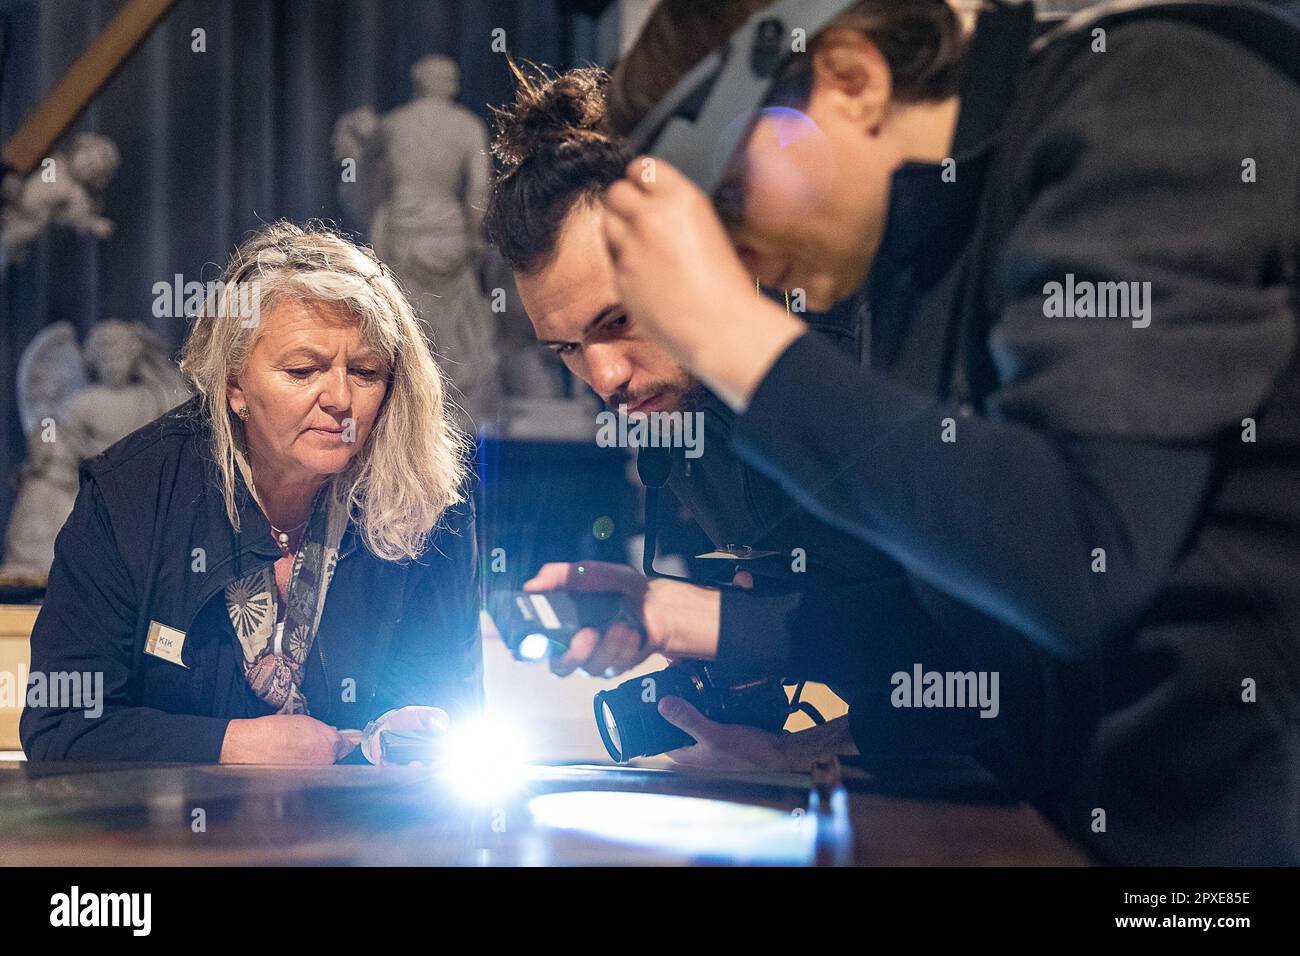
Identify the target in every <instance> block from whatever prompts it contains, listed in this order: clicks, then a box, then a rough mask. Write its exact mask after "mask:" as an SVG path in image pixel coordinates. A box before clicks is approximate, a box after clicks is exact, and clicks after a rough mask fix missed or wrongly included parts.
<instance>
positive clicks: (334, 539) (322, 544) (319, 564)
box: [225, 451, 349, 714]
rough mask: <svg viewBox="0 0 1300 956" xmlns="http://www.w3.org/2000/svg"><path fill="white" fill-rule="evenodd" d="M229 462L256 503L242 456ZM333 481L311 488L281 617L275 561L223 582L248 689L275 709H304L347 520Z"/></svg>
mask: <svg viewBox="0 0 1300 956" xmlns="http://www.w3.org/2000/svg"><path fill="white" fill-rule="evenodd" d="M235 462H236V464H238V466H239V470H240V471H241V472H242V473H243V476H244V483H245V484H246V485H247V486H248V488H249V491H251V492H252V495H253V500H254V501H257V503H258V505H259V506H260V505H261V501H260V499H258V497H257V491H256V489H255V488H254V487H253V475H252V471H251V469H250V468H249V466H248V462H247V460H246V459H245V458H244V455H243V454H242V453H241V452H239V451H236V452H235ZM336 485H337V482H335V481H332V480H331V481H328V482H326V483H325V484H324V485H323V486H322V487H321V489H320V491H318V492H317V493H316V500H315V502H314V503H313V506H312V514H311V517H310V518H309V519H308V520H307V529H306V532H305V533H304V534H303V538H302V543H301V544H300V545H299V547H298V550H297V552H296V553H295V554H294V557H293V567H292V569H291V571H290V572H289V584H288V586H287V587H286V588H285V598H284V616H283V620H281V621H279V622H277V621H276V617H277V614H276V603H277V599H278V597H279V590H278V589H277V588H276V584H275V566H274V565H270V566H268V567H265V568H261V569H259V570H257V571H254V572H252V573H251V574H246V575H244V576H243V577H241V578H236V579H235V580H234V581H231V582H230V583H229V584H228V585H226V589H225V597H226V610H227V611H228V612H229V614H230V621H231V623H232V624H233V625H234V626H235V634H236V635H237V636H238V637H239V643H240V645H241V646H242V647H243V649H244V672H245V676H247V678H248V683H249V686H250V687H252V689H253V693H255V694H257V696H258V697H260V698H261V699H262V700H264V701H266V702H267V703H268V704H270V705H271V706H273V707H275V708H276V712H277V713H281V714H305V713H307V699H306V698H305V697H304V696H303V693H302V680H303V675H304V671H305V665H306V662H307V655H308V654H309V653H310V652H311V646H312V642H313V641H315V639H316V629H317V627H318V626H319V625H320V618H321V612H322V611H324V609H325V594H326V592H327V591H328V590H329V585H330V579H331V578H332V577H333V576H334V566H335V564H337V562H338V554H339V542H340V541H341V540H342V538H343V532H344V530H345V529H346V528H347V523H348V511H349V509H348V506H347V502H346V501H343V500H340V499H339V497H338V494H337V488H336Z"/></svg>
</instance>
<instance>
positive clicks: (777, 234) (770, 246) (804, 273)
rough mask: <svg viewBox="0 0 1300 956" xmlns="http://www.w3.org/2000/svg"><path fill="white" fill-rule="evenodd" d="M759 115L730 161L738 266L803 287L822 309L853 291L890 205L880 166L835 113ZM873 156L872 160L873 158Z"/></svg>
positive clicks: (765, 280)
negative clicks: (739, 186)
mask: <svg viewBox="0 0 1300 956" xmlns="http://www.w3.org/2000/svg"><path fill="white" fill-rule="evenodd" d="M817 106H818V99H817V96H816V95H815V94H814V96H813V99H812V100H811V101H810V103H809V105H808V110H807V111H806V112H799V111H796V110H791V109H784V108H780V109H769V110H765V111H764V112H763V115H762V116H761V117H760V118H759V120H758V122H757V123H756V124H755V126H754V130H753V132H752V134H751V135H750V137H749V139H748V141H747V142H746V144H745V146H744V151H743V154H742V155H741V156H740V157H739V158H738V162H737V164H736V168H737V173H738V175H739V176H741V177H742V179H743V182H744V187H743V188H744V203H743V216H742V218H741V220H740V221H739V222H735V223H732V224H731V236H732V241H733V243H734V244H735V246H736V252H737V253H738V254H739V256H740V259H741V261H742V262H743V263H744V264H745V266H746V267H747V268H748V269H749V270H750V271H751V272H753V274H754V275H755V276H757V277H758V279H759V281H760V282H761V283H762V284H763V285H764V286H767V287H769V288H774V289H803V290H804V293H805V297H806V302H807V304H808V308H810V309H813V310H817V311H825V310H826V309H829V308H830V307H831V306H833V305H834V304H835V303H836V302H839V301H840V300H842V299H845V298H847V297H848V296H850V295H852V294H853V292H854V291H855V290H857V288H858V287H859V286H860V285H861V284H862V281H863V280H864V279H865V278H866V274H867V272H868V270H869V269H870V267H871V262H872V260H873V259H874V258H875V253H876V249H877V248H878V247H879V245H880V238H881V234H882V232H883V231H884V223H885V214H886V212H887V210H888V206H889V175H890V170H889V166H888V164H887V163H886V162H883V161H882V160H881V159H880V158H879V157H872V156H870V155H869V153H870V151H869V150H868V149H866V148H864V146H865V144H864V142H863V140H864V139H865V137H863V136H854V135H853V131H852V130H848V131H846V130H843V129H842V128H840V127H841V124H839V123H837V122H836V120H837V119H838V118H837V117H835V116H831V117H828V118H827V119H828V121H829V122H827V123H825V124H823V123H819V122H818V118H817V113H818V109H817ZM873 160H874V161H873Z"/></svg>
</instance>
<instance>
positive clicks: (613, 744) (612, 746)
mask: <svg viewBox="0 0 1300 956" xmlns="http://www.w3.org/2000/svg"><path fill="white" fill-rule="evenodd" d="M596 708H597V710H598V711H599V714H598V715H597V723H598V724H599V726H600V737H601V740H602V741H604V744H605V749H606V750H608V751H609V755H610V756H611V757H613V758H614V760H615V761H616V762H617V763H622V762H623V742H622V740H621V739H620V737H619V734H618V721H617V720H615V719H614V712H613V711H612V710H610V709H609V704H607V703H605V701H603V700H602V701H598V702H597V704H596Z"/></svg>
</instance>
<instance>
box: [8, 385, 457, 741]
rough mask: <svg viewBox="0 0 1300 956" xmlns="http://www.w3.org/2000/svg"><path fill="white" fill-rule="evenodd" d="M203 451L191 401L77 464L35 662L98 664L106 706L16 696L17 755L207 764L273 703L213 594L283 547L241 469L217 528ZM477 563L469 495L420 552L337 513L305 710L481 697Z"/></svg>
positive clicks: (372, 708) (344, 721) (217, 508)
mask: <svg viewBox="0 0 1300 956" xmlns="http://www.w3.org/2000/svg"><path fill="white" fill-rule="evenodd" d="M210 449H211V446H210V437H209V434H208V429H207V425H206V420H205V418H204V417H203V416H202V414H201V412H200V406H199V404H198V400H197V399H193V400H191V401H189V402H187V403H185V404H183V405H181V406H178V407H177V408H175V409H172V411H170V412H168V413H167V414H166V415H164V416H162V417H161V418H159V419H158V420H156V421H154V422H152V423H150V424H148V425H146V426H144V427H143V428H141V429H139V430H138V431H136V432H133V433H132V434H130V435H128V436H127V437H126V438H123V439H122V440H121V441H119V442H118V443H116V444H115V445H113V446H112V447H110V448H109V449H108V450H106V451H105V452H103V453H102V454H100V455H99V456H97V457H96V458H93V459H91V460H90V461H87V462H85V463H84V464H83V465H82V467H81V475H80V491H79V493H78V495H77V500H76V504H75V506H74V507H73V510H72V514H71V515H70V516H69V518H68V520H67V523H66V524H65V525H64V526H63V529H62V530H61V531H60V532H59V535H58V538H57V539H56V541H55V547H54V564H53V567H52V568H51V570H50V577H49V586H48V588H47V590H46V594H45V601H44V604H43V606H42V607H41V611H40V614H39V616H38V617H37V620H36V625H35V628H34V629H33V631H32V656H31V672H32V673H33V674H37V673H43V674H50V673H60V672H64V673H66V672H81V673H92V674H93V673H95V672H101V673H102V674H103V675H104V677H103V681H104V684H103V686H104V698H105V701H104V710H103V714H102V715H101V716H99V717H96V718H90V717H87V716H85V714H84V713H83V711H82V710H81V709H72V708H68V707H55V706H45V707H28V708H26V709H24V711H23V714H22V720H21V725H20V732H21V736H22V743H23V749H24V751H26V753H27V756H28V758H29V759H31V760H81V761H92V760H145V761H192V762H215V761H217V760H218V759H219V757H220V754H221V744H222V740H223V738H224V737H225V732H226V725H227V723H228V722H229V721H230V720H231V719H233V718H251V717H260V716H264V715H267V714H269V713H272V712H273V709H272V708H271V707H270V706H269V705H267V704H266V703H264V702H263V701H261V700H260V699H259V698H258V697H257V696H256V695H254V694H253V692H252V691H251V689H250V688H249V686H248V682H247V680H246V679H245V677H244V667H243V650H242V648H241V646H240V644H239V641H238V638H237V637H236V635H235V631H234V627H233V625H232V624H231V622H230V618H229V615H228V613H227V611H226V607H225V602H224V596H223V593H222V592H223V589H224V588H225V586H226V585H227V584H228V583H229V582H230V581H232V580H234V579H235V578H236V577H239V576H241V575H244V574H248V573H249V572H251V571H253V570H254V569H256V568H258V567H262V566H266V565H270V564H272V563H274V562H275V560H276V559H277V558H279V557H280V551H279V548H278V546H277V545H276V543H275V541H274V540H273V538H272V536H271V529H270V525H269V524H268V522H267V520H266V517H265V516H264V515H263V514H262V511H261V509H260V508H259V507H258V506H257V504H256V503H255V502H254V501H253V499H252V497H251V496H250V495H249V493H248V490H247V488H246V487H245V485H244V484H243V481H242V478H241V479H238V480H239V484H238V488H237V495H236V501H237V503H238V506H239V513H240V515H241V518H242V522H241V529H240V531H239V532H238V533H236V532H235V531H234V529H233V528H232V527H231V524H230V521H229V519H228V517H227V515H226V512H225V505H224V502H223V498H222V494H221V485H220V483H219V478H218V473H217V469H216V465H215V464H214V462H213V461H212V453H211V450H210ZM477 575H478V562H477V554H476V547H475V537H474V516H473V507H472V503H471V502H470V501H468V500H467V501H466V502H465V503H463V504H461V505H458V506H456V507H454V508H453V509H451V510H449V511H448V512H447V513H446V515H445V516H444V518H443V521H442V523H441V525H440V526H439V528H438V530H437V531H436V532H435V533H434V534H433V535H432V536H431V539H430V544H429V546H428V547H427V548H426V550H425V552H424V553H423V554H422V555H421V556H420V558H419V559H418V560H416V561H407V562H390V561H383V560H380V559H378V558H377V557H375V556H374V555H373V554H372V553H371V552H370V551H369V550H368V549H367V548H366V547H365V545H364V544H363V543H362V541H361V540H360V537H359V535H358V534H357V533H356V528H355V525H354V524H353V523H349V525H348V527H347V530H346V531H345V532H344V536H343V539H342V542H341V544H340V548H339V559H338V564H337V566H336V569H335V572H334V577H333V580H332V582H331V584H330V587H329V592H328V595H327V597H326V602H325V609H324V612H323V613H322V615H321V621H320V627H319V631H318V633H317V635H316V641H315V643H314V644H313V646H312V650H311V653H310V656H309V657H308V659H307V666H306V670H305V676H304V683H303V692H304V695H305V697H306V699H307V706H308V710H309V713H310V714H311V716H313V717H316V718H317V719H319V720H322V721H324V722H325V723H327V724H330V725H333V726H335V727H338V728H340V729H342V728H360V727H364V726H365V724H366V722H367V721H369V720H371V719H372V718H374V717H377V716H379V715H380V714H382V713H383V712H384V711H386V710H388V709H390V708H393V707H400V706H403V705H406V704H429V705H434V706H438V707H442V708H444V709H445V710H447V711H448V712H450V713H451V715H452V717H453V720H454V719H455V718H456V717H457V716H458V715H460V714H464V713H468V712H473V711H476V710H478V709H479V708H480V707H481V704H482V656H481V645H480V636H479V626H478V608H479V599H478V590H477ZM151 621H156V622H158V623H159V624H162V625H165V626H167V627H171V628H175V629H177V630H179V631H183V632H185V635H186V637H185V640H184V644H183V650H182V661H183V662H184V666H181V665H179V664H175V663H172V662H170V661H167V660H164V659H162V658H160V657H155V656H152V655H150V654H146V653H145V651H144V647H145V640H146V636H147V634H148V631H149V626H150V622H151ZM50 703H51V704H53V703H67V702H56V701H51V702H50Z"/></svg>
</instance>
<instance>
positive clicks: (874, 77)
mask: <svg viewBox="0 0 1300 956" xmlns="http://www.w3.org/2000/svg"><path fill="white" fill-rule="evenodd" d="M892 93H893V76H892V74H891V73H890V70H889V63H888V61H886V60H885V56H884V54H883V53H881V52H880V48H879V47H878V46H876V45H875V44H874V43H872V42H871V40H869V39H868V38H867V37H866V36H865V35H864V34H863V33H862V32H861V31H860V30H855V29H852V28H849V27H831V28H830V29H828V30H826V31H825V32H824V33H822V34H821V35H820V36H818V38H817V45H816V47H815V48H814V49H813V54H812V93H811V97H810V98H811V99H812V100H816V101H818V106H819V107H820V109H819V110H818V112H823V111H827V110H828V111H829V112H830V113H832V114H833V115H835V116H837V117H838V118H840V119H842V120H844V121H846V122H848V123H850V124H851V125H853V126H854V127H855V128H857V129H861V130H863V131H864V132H867V133H869V134H871V135H873V136H874V135H878V134H879V132H880V128H881V126H882V125H883V124H884V121H885V116H886V113H887V112H888V108H889V99H890V96H891V95H892ZM810 107H811V104H810Z"/></svg>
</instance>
